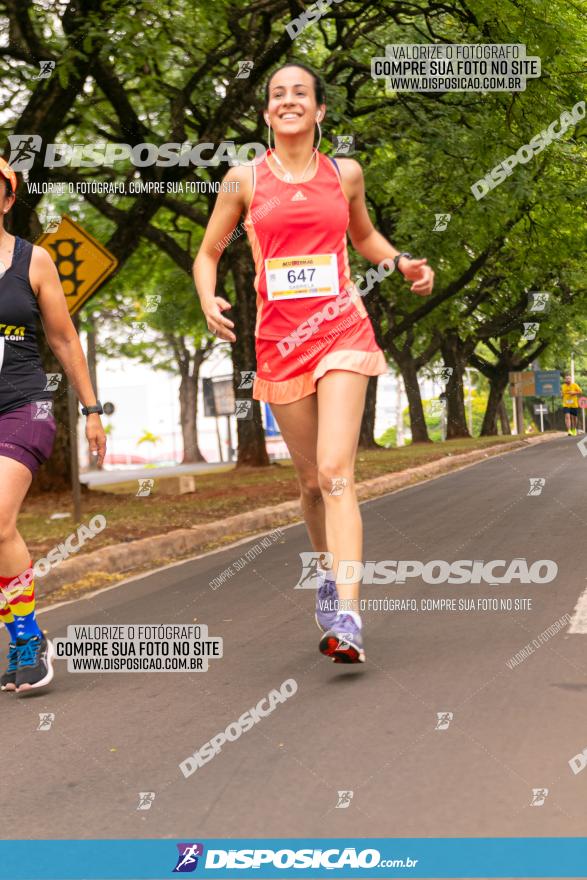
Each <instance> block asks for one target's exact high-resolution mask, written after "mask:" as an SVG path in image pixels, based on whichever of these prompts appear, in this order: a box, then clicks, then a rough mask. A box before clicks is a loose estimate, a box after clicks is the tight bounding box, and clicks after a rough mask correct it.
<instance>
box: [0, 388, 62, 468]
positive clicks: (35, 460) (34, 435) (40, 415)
mask: <svg viewBox="0 0 587 880" xmlns="http://www.w3.org/2000/svg"><path fill="white" fill-rule="evenodd" d="M51 409H52V406H51V401H49V400H43V401H39V402H35V403H27V404H25V405H24V406H21V407H19V408H18V409H13V410H12V412H7V413H2V414H1V415H0V456H5V457H6V458H13V459H14V460H15V461H20V463H21V464H24V465H25V467H28V469H29V470H30V472H31V473H32V475H33V476H34V475H35V474H36V473H37V471H38V469H39V467H40V466H41V465H42V464H43V462H44V461H47V459H48V458H49V456H50V455H51V452H52V450H53V441H54V440H55V432H56V430H57V426H56V423H55V419H54V418H53V413H52V411H51Z"/></svg>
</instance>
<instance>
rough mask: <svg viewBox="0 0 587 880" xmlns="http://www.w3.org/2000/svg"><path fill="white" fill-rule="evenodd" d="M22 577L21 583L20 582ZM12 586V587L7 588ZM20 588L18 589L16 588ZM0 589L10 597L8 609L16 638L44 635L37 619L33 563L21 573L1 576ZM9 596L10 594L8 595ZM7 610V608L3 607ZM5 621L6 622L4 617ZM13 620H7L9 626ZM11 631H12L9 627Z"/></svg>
mask: <svg viewBox="0 0 587 880" xmlns="http://www.w3.org/2000/svg"><path fill="white" fill-rule="evenodd" d="M19 579H20V583H19ZM9 586H10V589H9V590H8V589H7V588H8V587H9ZM15 588H18V590H15ZM0 589H1V590H2V591H3V592H4V591H6V592H7V593H8V594H9V596H10V597H12V598H10V601H9V605H8V610H9V612H11V613H12V617H13V625H14V630H15V638H13V639H12V640H13V641H15V639H17V638H18V639H30V638H31V636H41V635H43V633H42V631H41V628H40V627H39V624H38V623H37V621H36V619H35V582H34V580H33V563H32V560H31V563H30V566H29V568H28V569H27V570H26V571H23V573H22V574H21V575H16V576H15V577H11V578H5V577H0ZM7 598H8V596H7ZM3 610H6V609H3ZM2 620H3V622H6V620H5V619H4V617H3V618H2ZM10 623H11V621H10V620H9V621H8V622H6V625H7V627H9V624H10ZM8 631H9V632H11V630H10V627H9V630H8Z"/></svg>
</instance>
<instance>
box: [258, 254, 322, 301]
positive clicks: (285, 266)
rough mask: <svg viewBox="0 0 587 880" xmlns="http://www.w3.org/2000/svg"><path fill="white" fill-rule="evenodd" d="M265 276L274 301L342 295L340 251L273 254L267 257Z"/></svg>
mask: <svg viewBox="0 0 587 880" xmlns="http://www.w3.org/2000/svg"><path fill="white" fill-rule="evenodd" d="M265 275H266V278H267V298H268V299H270V300H278V299H279V300H288V299H303V298H304V297H320V296H338V265H337V261H336V254H312V255H311V256H306V257H273V258H271V259H269V260H265Z"/></svg>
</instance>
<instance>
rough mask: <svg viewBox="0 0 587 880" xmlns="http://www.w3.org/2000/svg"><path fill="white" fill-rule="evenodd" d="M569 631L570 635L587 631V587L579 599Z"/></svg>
mask: <svg viewBox="0 0 587 880" xmlns="http://www.w3.org/2000/svg"><path fill="white" fill-rule="evenodd" d="M567 632H568V633H569V635H574V634H576V633H587V587H586V588H585V589H584V590H583V592H582V593H581V595H580V596H579V598H578V600H577V604H576V605H575V610H574V612H573V616H572V617H571V622H570V623H569V628H568V630H567Z"/></svg>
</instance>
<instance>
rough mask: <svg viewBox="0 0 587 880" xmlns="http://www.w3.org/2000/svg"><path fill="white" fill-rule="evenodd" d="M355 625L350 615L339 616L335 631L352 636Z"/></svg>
mask: <svg viewBox="0 0 587 880" xmlns="http://www.w3.org/2000/svg"><path fill="white" fill-rule="evenodd" d="M357 629H358V627H357V624H356V623H355V621H354V620H353V618H352V617H351V616H350V614H341V615H340V616H339V617H337V619H336V630H337V631H339V632H342V633H348V634H349V635H353V634H354V633H356V632H357Z"/></svg>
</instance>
